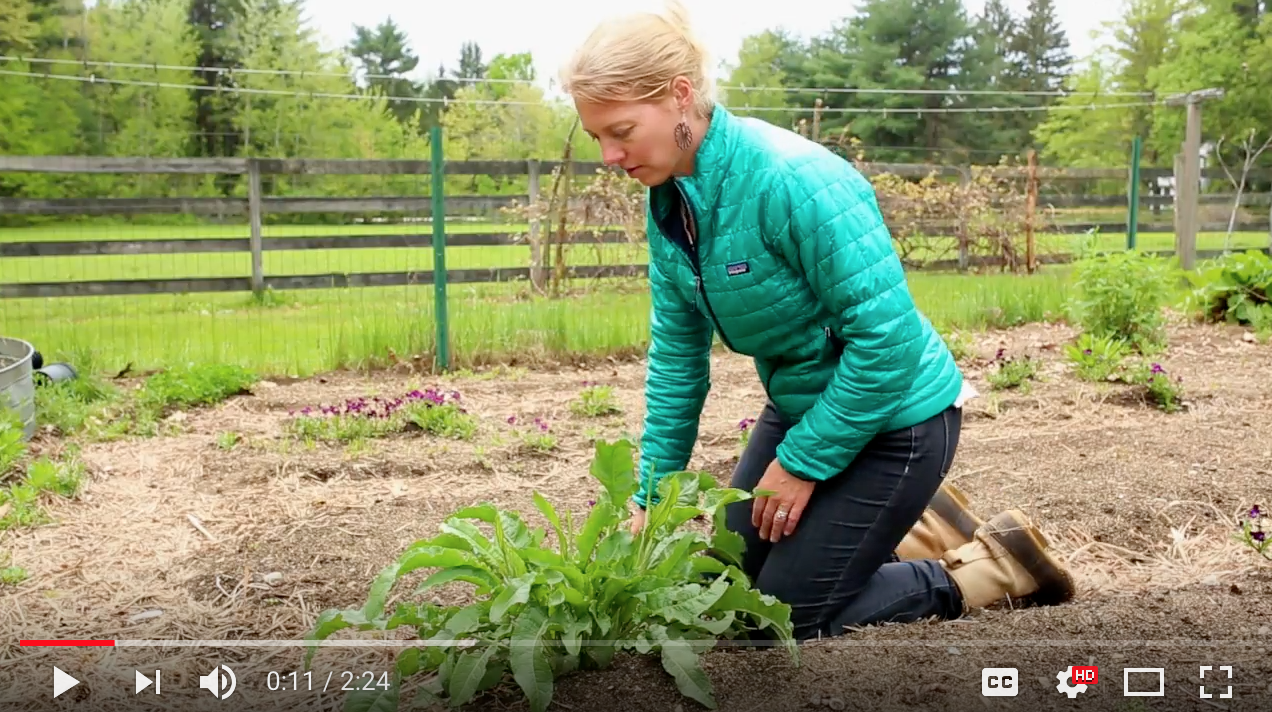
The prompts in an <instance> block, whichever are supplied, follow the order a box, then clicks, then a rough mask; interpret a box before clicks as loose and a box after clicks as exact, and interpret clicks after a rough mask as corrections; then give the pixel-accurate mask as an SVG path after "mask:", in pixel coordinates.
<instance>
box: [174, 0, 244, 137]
mask: <svg viewBox="0 0 1272 712" xmlns="http://www.w3.org/2000/svg"><path fill="white" fill-rule="evenodd" d="M242 9H243V8H242V0H191V2H190V11H189V13H188V14H187V18H188V22H189V24H190V26H191V27H193V28H194V31H195V35H196V38H197V42H198V45H199V54H198V57H197V62H196V63H197V64H198V66H200V67H218V68H223V69H229V70H232V69H237V68H241V67H242V66H243V64H242V61H241V57H238V56H236V55H235V54H234V45H233V42H232V41H231V39H230V37H229V28H230V26H231V25H232V24H233V22H234V19H235V17H237V16H238V15H239V14H240V13H241V12H242ZM195 78H196V83H197V84H202V85H204V86H207V87H227V86H232V80H231V75H230V74H229V73H227V72H225V71H202V72H198V73H197V74H196V76H195ZM191 95H192V96H193V98H194V102H195V128H196V131H197V132H198V134H199V139H200V140H199V146H198V147H197V149H196V152H197V153H198V155H202V156H234V155H237V154H238V150H239V137H238V136H237V135H235V134H234V131H233V126H234V120H233V116H234V114H235V113H236V112H237V111H238V110H239V108H238V107H239V98H240V97H239V96H238V95H237V94H234V93H233V92H225V91H206V90H193V91H191Z"/></svg>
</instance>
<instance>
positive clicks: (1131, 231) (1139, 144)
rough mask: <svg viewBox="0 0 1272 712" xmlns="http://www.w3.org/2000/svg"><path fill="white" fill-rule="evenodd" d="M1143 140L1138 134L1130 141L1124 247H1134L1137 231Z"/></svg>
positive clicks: (1130, 248) (1129, 248) (1131, 248)
mask: <svg viewBox="0 0 1272 712" xmlns="http://www.w3.org/2000/svg"><path fill="white" fill-rule="evenodd" d="M1142 148H1143V141H1142V140H1141V139H1140V137H1139V136H1136V137H1135V140H1134V141H1132V142H1131V184H1130V185H1129V186H1127V191H1126V208H1127V212H1126V249H1128V250H1134V249H1135V238H1136V236H1137V235H1136V233H1138V232H1139V192H1140V151H1141V149H1142Z"/></svg>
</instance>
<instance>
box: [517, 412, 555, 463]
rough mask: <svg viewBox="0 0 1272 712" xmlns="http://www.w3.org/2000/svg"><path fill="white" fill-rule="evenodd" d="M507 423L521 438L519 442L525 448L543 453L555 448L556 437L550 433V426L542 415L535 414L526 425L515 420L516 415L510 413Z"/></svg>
mask: <svg viewBox="0 0 1272 712" xmlns="http://www.w3.org/2000/svg"><path fill="white" fill-rule="evenodd" d="M508 425H511V426H512V429H513V432H514V433H516V434H517V437H518V438H520V439H521V444H522V446H523V447H525V449H526V450H529V451H531V452H534V453H540V454H545V453H549V452H552V451H553V450H555V449H556V446H557V439H556V436H555V435H553V434H552V426H551V425H549V424H548V421H546V420H544V419H543V418H542V417H539V416H535V418H534V420H533V421H531V423H530V424H528V425H527V424H522V423H521V422H520V421H519V420H517V416H515V415H510V416H508Z"/></svg>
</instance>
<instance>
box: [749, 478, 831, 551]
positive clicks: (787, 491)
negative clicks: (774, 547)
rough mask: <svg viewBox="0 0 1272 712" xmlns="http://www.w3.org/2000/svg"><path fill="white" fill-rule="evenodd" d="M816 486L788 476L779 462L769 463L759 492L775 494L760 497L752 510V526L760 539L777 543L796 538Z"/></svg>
mask: <svg viewBox="0 0 1272 712" xmlns="http://www.w3.org/2000/svg"><path fill="white" fill-rule="evenodd" d="M814 486H816V483H815V482H810V481H808V480H802V479H800V478H798V477H796V476H794V475H792V474H791V473H789V472H787V471H786V468H784V467H782V465H781V463H780V462H778V461H777V460H776V459H774V460H773V462H771V463H769V466H768V469H767V470H765V471H764V476H763V477H761V478H760V481H759V482H758V483H757V484H756V485H755V489H756V490H764V491H770V492H772V493H773V494H771V495H768V496H760V497H756V498H755V501H754V503H753V504H752V506H751V523H752V524H753V525H755V526H756V527H758V528H759V530H760V538H761V539H768V540H769V541H771V542H777V541H778V540H779V539H781V538H782V537H784V536H790V535H792V534H794V533H795V527H796V525H798V524H799V518H800V516H801V515H803V514H804V507H805V505H807V504H808V498H809V497H811V496H812V494H813V487H814Z"/></svg>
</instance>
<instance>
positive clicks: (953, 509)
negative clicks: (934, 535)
mask: <svg viewBox="0 0 1272 712" xmlns="http://www.w3.org/2000/svg"><path fill="white" fill-rule="evenodd" d="M928 507H929V508H931V510H932V511H933V512H934V513H935V514H936V516H938V517H940V518H941V519H942V520H943V521H944V522H945V523H946V524H948V525H950V526H951V527H953V528H954V530H955V531H957V532H958V533H959V536H961V537H963V541H964V543H966V542H969V541H971V540H972V539H973V538H974V537H975V536H976V530H977V529H980V528H981V527H982V526H983V525H984V524H985V522H984V521H983V520H982V519H981V518H980V517H977V516H976V515H975V514H972V508H971V505H970V504H969V503H968V501H967V495H965V494H963V491H962V490H960V489H959V488H957V487H955V486H954V485H951V484H944V485H941V487H940V489H938V490H937V491H936V495H935V496H934V497H932V501H931V502H929V503H928Z"/></svg>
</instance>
